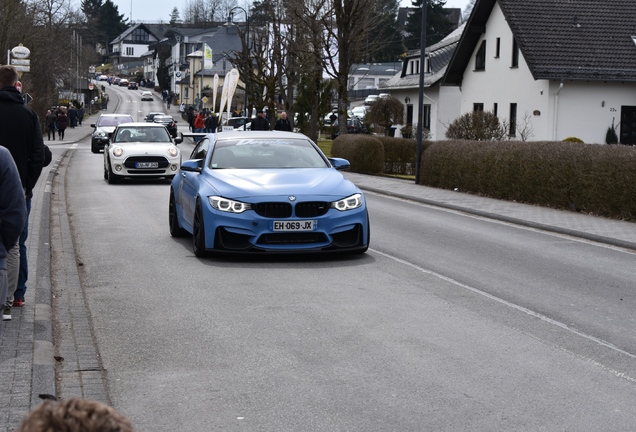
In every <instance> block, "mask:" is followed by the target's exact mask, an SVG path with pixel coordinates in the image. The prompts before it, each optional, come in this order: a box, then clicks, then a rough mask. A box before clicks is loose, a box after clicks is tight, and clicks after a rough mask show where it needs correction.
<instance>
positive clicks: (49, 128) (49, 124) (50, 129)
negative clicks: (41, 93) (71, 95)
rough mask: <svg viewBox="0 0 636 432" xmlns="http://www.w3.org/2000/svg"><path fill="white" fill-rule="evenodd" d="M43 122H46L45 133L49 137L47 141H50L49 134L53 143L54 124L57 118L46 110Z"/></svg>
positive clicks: (55, 131)
mask: <svg viewBox="0 0 636 432" xmlns="http://www.w3.org/2000/svg"><path fill="white" fill-rule="evenodd" d="M44 121H45V122H46V133H47V134H48V136H49V141H51V134H53V141H55V134H56V133H57V130H56V129H55V122H57V116H56V115H55V113H54V112H53V111H51V110H48V111H47V112H46V117H45V118H44Z"/></svg>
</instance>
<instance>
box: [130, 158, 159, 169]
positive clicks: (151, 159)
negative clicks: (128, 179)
mask: <svg viewBox="0 0 636 432" xmlns="http://www.w3.org/2000/svg"><path fill="white" fill-rule="evenodd" d="M137 162H157V163H159V166H158V168H166V167H168V165H170V162H168V160H167V159H166V158H165V157H163V156H131V157H129V158H128V159H126V162H124V166H125V167H126V168H133V169H134V168H136V165H135V164H136V163H137Z"/></svg>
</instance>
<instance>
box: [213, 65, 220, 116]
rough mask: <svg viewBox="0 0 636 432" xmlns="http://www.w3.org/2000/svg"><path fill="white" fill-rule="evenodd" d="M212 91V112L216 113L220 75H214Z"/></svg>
mask: <svg viewBox="0 0 636 432" xmlns="http://www.w3.org/2000/svg"><path fill="white" fill-rule="evenodd" d="M212 90H213V91H212V112H216V92H217V91H219V74H214V80H213V81H212Z"/></svg>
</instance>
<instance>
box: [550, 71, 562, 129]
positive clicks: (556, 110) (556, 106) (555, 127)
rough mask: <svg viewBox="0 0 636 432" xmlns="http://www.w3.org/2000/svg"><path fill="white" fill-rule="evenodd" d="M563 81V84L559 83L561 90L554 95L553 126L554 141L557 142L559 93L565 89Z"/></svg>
mask: <svg viewBox="0 0 636 432" xmlns="http://www.w3.org/2000/svg"><path fill="white" fill-rule="evenodd" d="M563 84H564V83H563V80H561V82H560V83H559V88H558V89H557V91H556V93H555V95H554V120H553V124H552V140H553V141H556V140H557V123H558V120H559V93H561V90H562V89H563Z"/></svg>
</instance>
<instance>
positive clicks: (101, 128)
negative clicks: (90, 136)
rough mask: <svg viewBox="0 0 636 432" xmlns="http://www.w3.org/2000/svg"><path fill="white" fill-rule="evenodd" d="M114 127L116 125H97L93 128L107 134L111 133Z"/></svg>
mask: <svg viewBox="0 0 636 432" xmlns="http://www.w3.org/2000/svg"><path fill="white" fill-rule="evenodd" d="M116 127H117V126H98V127H97V128H96V129H95V132H106V133H107V134H112V133H113V132H114V131H115V128H116Z"/></svg>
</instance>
